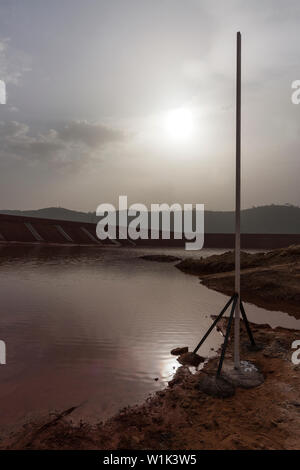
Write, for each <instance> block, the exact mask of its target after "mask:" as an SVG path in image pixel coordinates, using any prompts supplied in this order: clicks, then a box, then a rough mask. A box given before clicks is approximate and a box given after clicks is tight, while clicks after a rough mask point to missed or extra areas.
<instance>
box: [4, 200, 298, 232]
mask: <svg viewBox="0 0 300 470" xmlns="http://www.w3.org/2000/svg"><path fill="white" fill-rule="evenodd" d="M0 214H11V215H21V216H28V217H42V218H47V219H60V220H74V221H78V222H93V223H96V222H97V217H96V214H95V212H79V211H73V210H69V209H64V208H63V207H47V208H45V209H38V210H26V211H18V210H0ZM241 219H242V221H241V224H242V232H244V233H286V234H295V233H296V234H299V233H300V207H297V206H292V205H283V206H280V205H270V206H260V207H252V208H251V209H245V210H243V211H242V215H241ZM205 232H206V233H232V232H234V212H233V211H227V212H221V211H206V212H205Z"/></svg>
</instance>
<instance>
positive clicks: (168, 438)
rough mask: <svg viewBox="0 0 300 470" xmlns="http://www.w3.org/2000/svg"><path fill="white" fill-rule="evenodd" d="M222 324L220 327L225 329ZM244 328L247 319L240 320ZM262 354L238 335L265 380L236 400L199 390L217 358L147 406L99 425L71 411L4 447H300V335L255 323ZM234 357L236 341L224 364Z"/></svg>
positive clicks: (183, 375)
mask: <svg viewBox="0 0 300 470" xmlns="http://www.w3.org/2000/svg"><path fill="white" fill-rule="evenodd" d="M226 321H227V320H225V319H224V321H223V323H224V324H223V326H225V322H226ZM242 323H243V322H242ZM251 327H252V330H253V333H254V336H255V339H256V340H257V341H258V342H259V343H263V344H264V349H263V350H262V351H259V352H250V351H249V350H248V349H247V344H248V342H247V337H246V333H245V329H244V327H243V328H242V330H241V353H242V358H243V360H245V359H247V360H250V361H251V362H253V363H254V364H255V365H256V366H257V367H258V368H259V369H260V371H261V372H262V373H263V375H264V378H265V382H264V383H263V384H262V385H260V386H258V387H256V388H254V389H241V388H237V389H236V393H235V395H234V396H232V397H229V398H224V399H220V398H213V397H211V396H208V395H206V394H205V393H203V392H202V391H201V390H199V388H198V386H197V385H198V383H199V380H201V377H203V375H204V374H209V375H211V374H214V373H215V371H216V367H217V363H218V359H217V358H213V359H211V360H209V361H208V362H207V364H206V365H205V367H204V368H203V370H200V371H198V372H196V373H195V374H191V373H190V372H189V369H188V368H186V367H184V366H182V367H180V368H179V369H178V370H180V371H181V372H180V373H177V374H176V376H175V379H176V378H177V380H173V381H171V384H170V385H171V386H170V385H169V386H168V387H166V388H165V389H164V390H162V391H158V392H156V393H155V394H154V395H152V396H150V397H149V398H148V399H147V400H146V401H145V402H144V403H143V404H142V405H136V406H133V407H126V408H124V409H122V410H120V411H119V412H118V413H117V414H116V415H115V416H113V417H112V418H110V419H108V420H107V421H106V422H104V423H102V422H100V423H99V424H97V425H93V426H92V425H90V424H89V423H85V422H81V423H80V424H79V425H75V424H74V423H73V422H72V418H71V417H72V414H71V413H72V411H73V409H75V407H74V408H73V409H72V408H70V409H68V410H65V411H64V412H61V413H58V414H57V415H56V417H54V418H53V416H50V415H49V416H48V417H47V418H45V417H44V418H43V419H41V420H40V421H35V422H28V423H25V424H24V426H23V429H22V430H20V431H19V432H17V433H15V434H13V435H11V436H9V437H7V438H5V439H2V442H1V445H0V448H1V449H2V450H3V449H35V450H37V449H81V450H84V449H98V450H117V449H129V450H138V449H147V450H154V449H155V450H160V449H161V450H178V449H194V450H198V449H199V450H201V449H298V448H299V444H300V399H299V389H300V374H299V371H300V365H294V364H293V363H292V362H291V355H292V353H293V350H292V349H291V344H292V342H293V341H294V340H295V339H299V337H298V338H297V332H295V331H293V330H287V329H284V328H276V329H274V330H272V329H271V328H270V327H269V326H268V325H253V324H251ZM231 357H232V338H231V341H230V343H229V348H228V351H227V352H226V359H227V360H230V359H231Z"/></svg>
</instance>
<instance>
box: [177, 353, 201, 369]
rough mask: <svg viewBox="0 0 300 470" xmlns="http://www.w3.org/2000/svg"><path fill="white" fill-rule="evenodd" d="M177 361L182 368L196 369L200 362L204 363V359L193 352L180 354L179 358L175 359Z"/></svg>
mask: <svg viewBox="0 0 300 470" xmlns="http://www.w3.org/2000/svg"><path fill="white" fill-rule="evenodd" d="M177 361H178V362H180V364H182V365H184V366H194V367H198V366H199V364H201V362H204V361H205V357H202V356H199V355H198V354H195V353H193V352H186V353H184V354H181V356H179V357H178V358H177Z"/></svg>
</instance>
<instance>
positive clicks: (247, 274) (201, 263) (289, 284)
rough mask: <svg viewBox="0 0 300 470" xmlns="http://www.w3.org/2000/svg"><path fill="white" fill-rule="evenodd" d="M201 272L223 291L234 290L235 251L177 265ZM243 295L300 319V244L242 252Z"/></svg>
mask: <svg viewBox="0 0 300 470" xmlns="http://www.w3.org/2000/svg"><path fill="white" fill-rule="evenodd" d="M176 267H177V268H178V269H180V270H182V271H184V272H186V273H189V274H194V275H198V276H199V277H200V279H201V283H202V284H204V285H205V286H207V287H209V288H211V289H214V290H216V291H218V292H222V293H223V294H227V295H232V293H233V291H234V253H233V252H232V251H229V252H226V253H224V254H222V255H213V256H209V257H208V258H200V259H186V260H183V261H181V262H180V263H178V264H177V265H176ZM241 296H242V299H243V300H244V301H245V302H251V303H254V304H255V305H257V306H259V307H263V308H267V309H269V310H277V311H283V312H287V313H290V314H291V315H293V316H294V317H296V318H298V319H299V318H300V246H299V245H297V246H290V247H288V248H285V249H278V250H273V251H269V252H266V253H255V254H251V253H245V252H242V254H241Z"/></svg>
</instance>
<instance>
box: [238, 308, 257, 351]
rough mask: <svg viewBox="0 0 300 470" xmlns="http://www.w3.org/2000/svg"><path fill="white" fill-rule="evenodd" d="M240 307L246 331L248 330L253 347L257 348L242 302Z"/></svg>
mask: <svg viewBox="0 0 300 470" xmlns="http://www.w3.org/2000/svg"><path fill="white" fill-rule="evenodd" d="M240 307H241V314H242V317H243V320H244V322H245V326H246V330H247V333H248V336H249V339H250V342H251V345H252V346H256V343H255V340H254V338H253V334H252V331H251V328H250V325H249V322H248V318H247V315H246V312H245V309H244V305H243V303H242V301H241V303H240Z"/></svg>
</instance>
